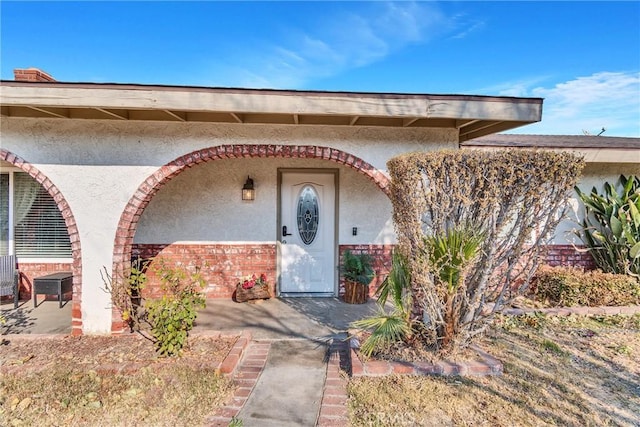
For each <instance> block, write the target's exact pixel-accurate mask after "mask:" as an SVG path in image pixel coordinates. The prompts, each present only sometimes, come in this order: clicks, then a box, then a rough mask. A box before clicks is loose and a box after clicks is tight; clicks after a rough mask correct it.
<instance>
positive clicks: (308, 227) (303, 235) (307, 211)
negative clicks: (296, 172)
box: [297, 185, 320, 245]
mask: <svg viewBox="0 0 640 427" xmlns="http://www.w3.org/2000/svg"><path fill="white" fill-rule="evenodd" d="M319 211H320V210H319V208H318V193H316V190H315V189H314V188H313V187H312V186H311V185H306V186H305V187H303V188H302V190H301V191H300V195H299V196H298V210H297V217H298V218H297V219H298V233H299V234H300V239H302V241H303V242H304V244H305V245H310V244H311V242H313V239H315V238H316V234H317V233H318V224H319V222H320V218H319Z"/></svg>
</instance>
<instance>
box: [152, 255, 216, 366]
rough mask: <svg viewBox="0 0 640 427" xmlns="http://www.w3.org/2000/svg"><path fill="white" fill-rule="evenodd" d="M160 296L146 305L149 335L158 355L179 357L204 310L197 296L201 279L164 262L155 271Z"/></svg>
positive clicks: (199, 275) (202, 283)
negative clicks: (156, 271)
mask: <svg viewBox="0 0 640 427" xmlns="http://www.w3.org/2000/svg"><path fill="white" fill-rule="evenodd" d="M158 272H159V274H160V278H161V281H162V288H163V291H164V295H163V296H162V298H160V299H155V300H152V301H149V302H147V306H146V308H147V310H148V315H149V323H150V324H151V334H152V335H153V338H154V341H155V344H156V348H157V349H158V352H159V353H160V354H162V355H165V356H175V355H178V354H180V352H181V351H182V347H184V345H185V344H186V343H187V337H188V335H189V331H190V330H191V329H192V328H193V324H194V322H195V320H196V317H197V315H198V313H197V309H198V308H204V306H205V299H204V296H203V295H202V294H201V293H200V289H201V288H202V287H203V285H204V279H203V278H202V275H201V274H200V271H199V270H196V272H195V273H187V272H186V271H185V270H184V269H181V268H169V267H167V266H166V265H165V264H164V263H161V264H160V267H159V269H158Z"/></svg>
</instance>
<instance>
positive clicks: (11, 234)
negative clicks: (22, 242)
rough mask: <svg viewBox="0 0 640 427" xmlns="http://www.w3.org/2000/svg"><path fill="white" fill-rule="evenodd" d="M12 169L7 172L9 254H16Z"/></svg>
mask: <svg viewBox="0 0 640 427" xmlns="http://www.w3.org/2000/svg"><path fill="white" fill-rule="evenodd" d="M13 203H14V197H13V171H11V172H9V221H8V223H7V224H8V227H9V236H8V239H9V255H15V254H16V230H15V224H14V212H13Z"/></svg>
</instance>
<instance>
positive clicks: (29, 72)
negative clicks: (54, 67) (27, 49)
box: [13, 68, 56, 82]
mask: <svg viewBox="0 0 640 427" xmlns="http://www.w3.org/2000/svg"><path fill="white" fill-rule="evenodd" d="M13 78H14V79H15V80H16V81H18V82H55V81H56V80H55V79H54V78H53V77H51V76H50V75H49V74H48V73H45V72H44V71H42V70H38V69H37V68H27V69H22V68H16V69H14V70H13Z"/></svg>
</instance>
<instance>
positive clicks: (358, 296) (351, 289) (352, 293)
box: [343, 280, 369, 304]
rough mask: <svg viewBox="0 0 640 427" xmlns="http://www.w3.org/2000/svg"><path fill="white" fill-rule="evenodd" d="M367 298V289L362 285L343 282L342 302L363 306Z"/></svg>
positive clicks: (348, 281) (349, 281) (347, 281)
mask: <svg viewBox="0 0 640 427" xmlns="http://www.w3.org/2000/svg"><path fill="white" fill-rule="evenodd" d="M368 296H369V287H368V286H367V285H363V284H362V283H358V282H352V281H351V280H345V282H344V295H343V299H344V302H346V303H348V304H364V303H365V302H367V297H368Z"/></svg>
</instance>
